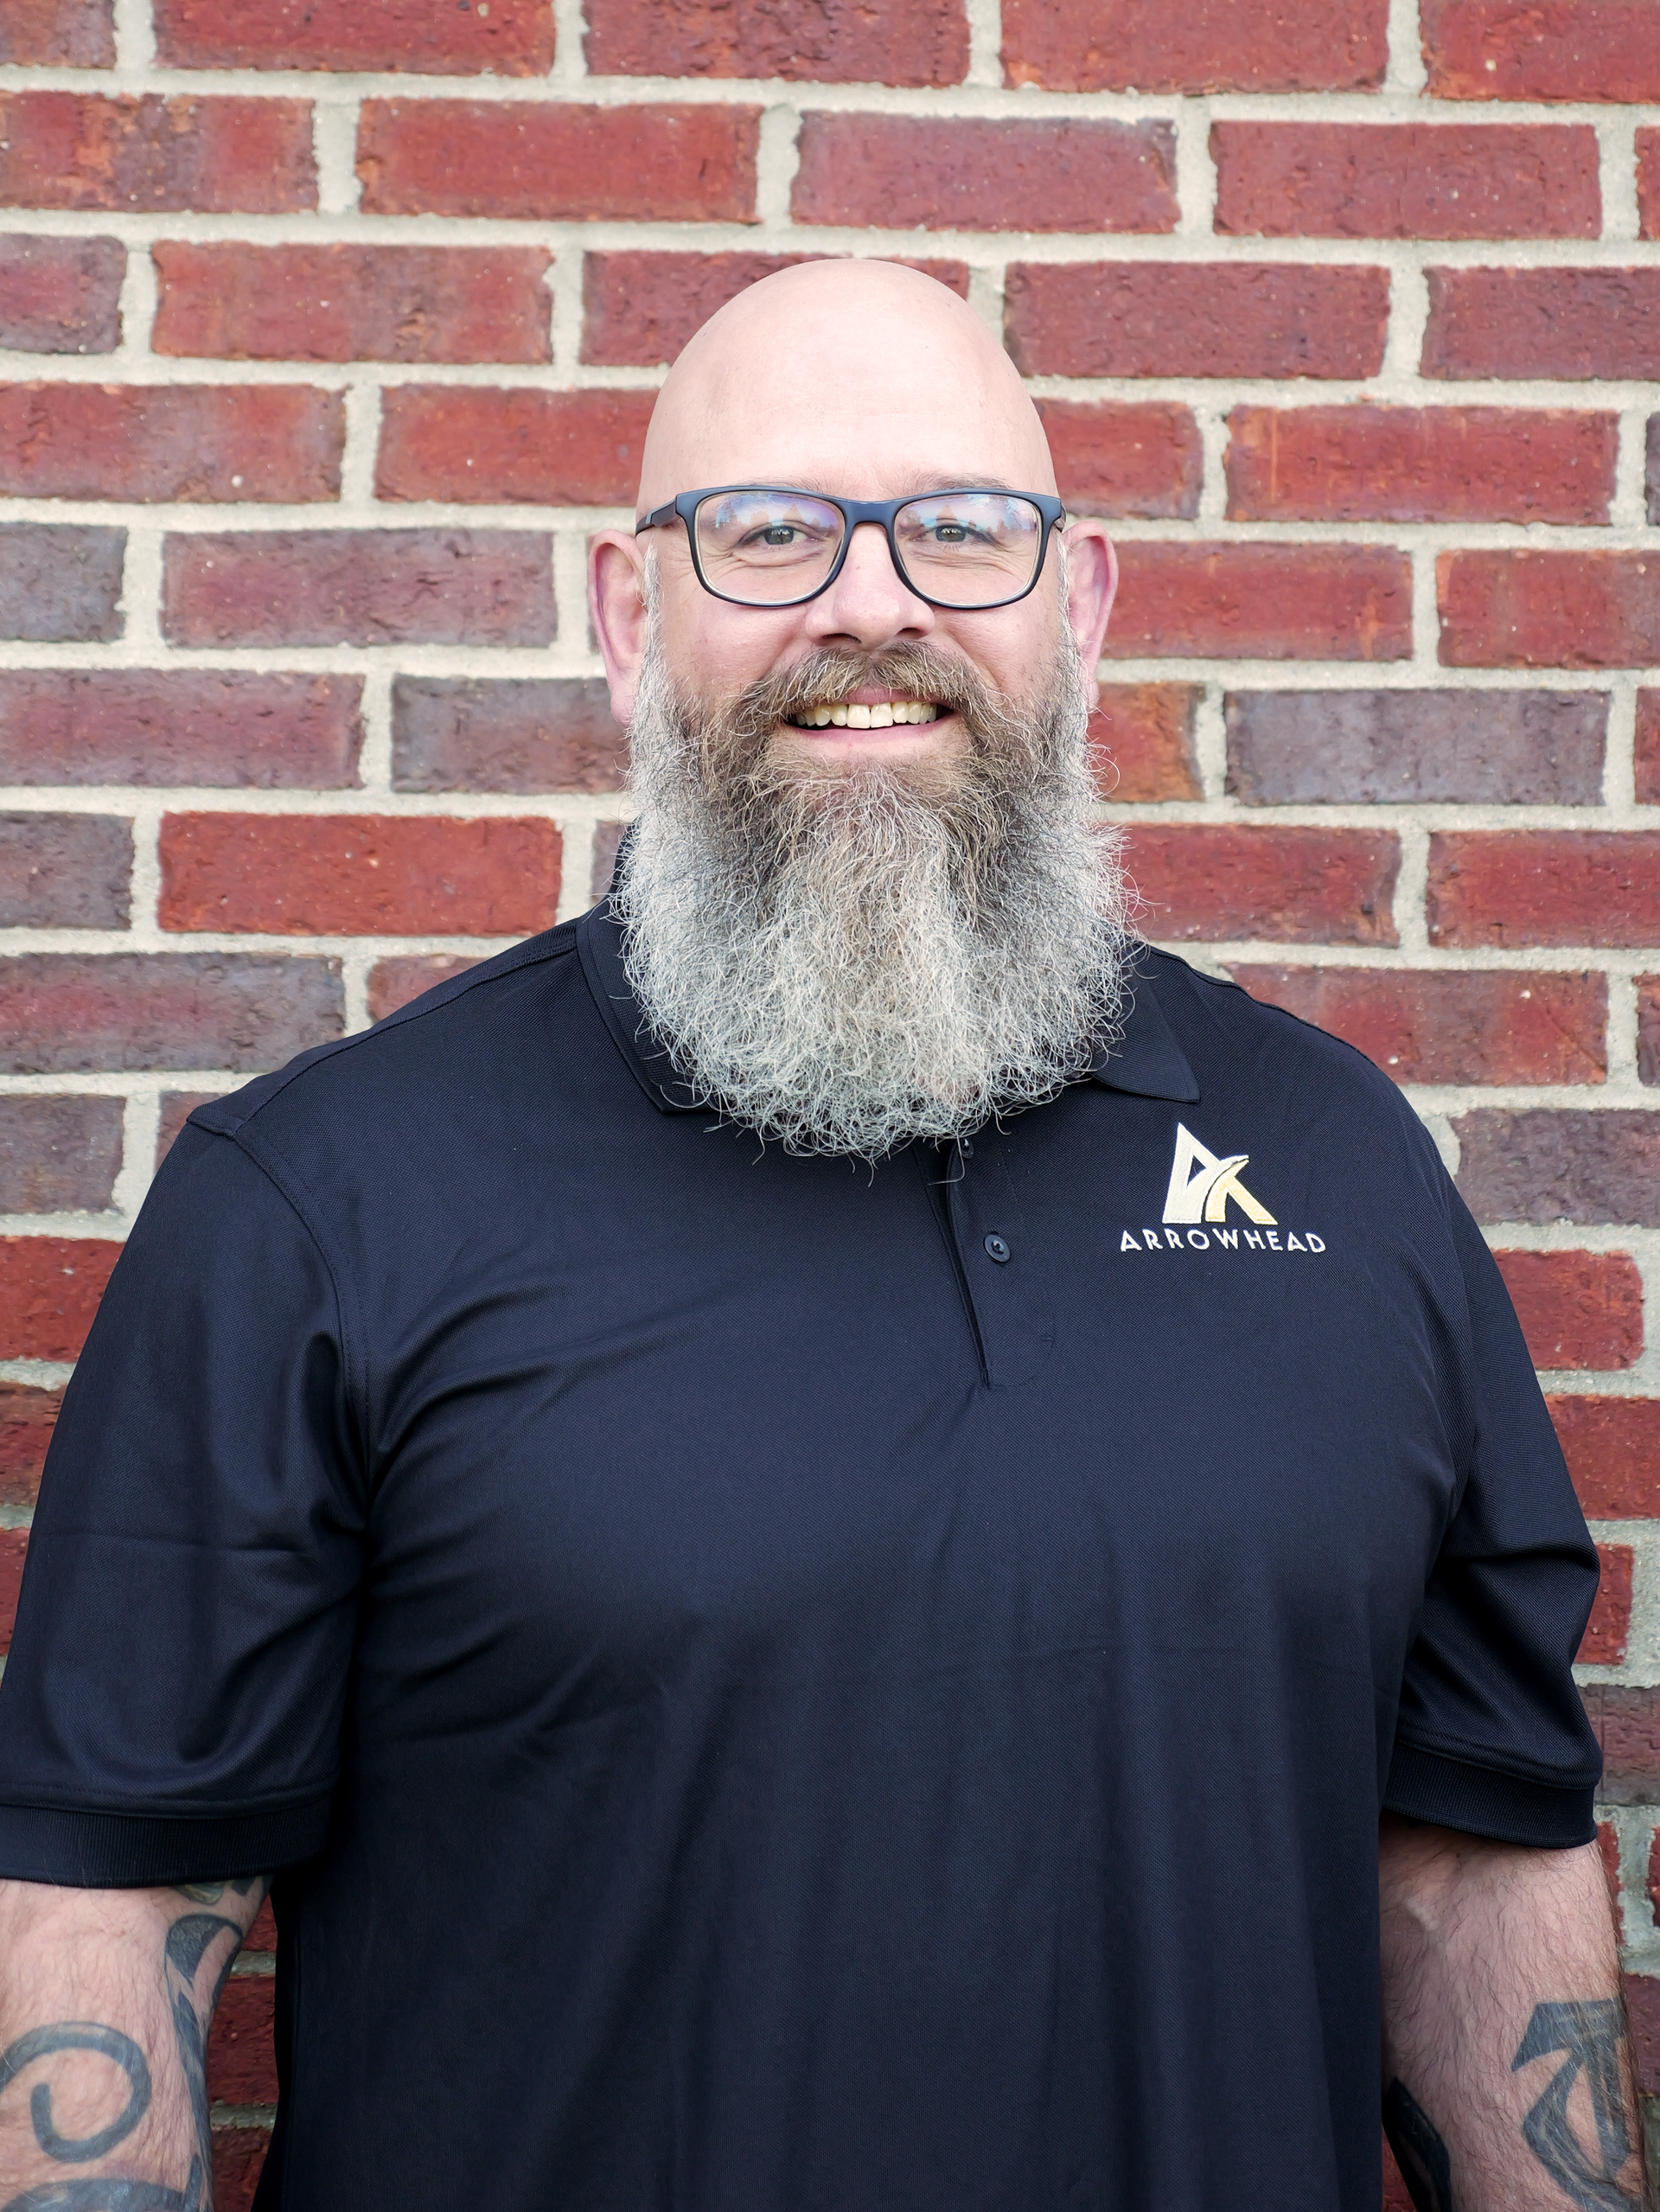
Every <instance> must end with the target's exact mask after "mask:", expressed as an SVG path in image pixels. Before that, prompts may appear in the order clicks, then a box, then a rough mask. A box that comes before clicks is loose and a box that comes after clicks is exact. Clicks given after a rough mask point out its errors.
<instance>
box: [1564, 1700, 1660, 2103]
mask: <svg viewBox="0 0 1660 2212" xmlns="http://www.w3.org/2000/svg"><path fill="white" fill-rule="evenodd" d="M1580 1696H1581V1697H1583V1698H1584V1700H1585V1710H1586V1716H1587V1719H1588V1720H1589V1721H1590V1723H1591V1725H1592V1727H1593V1729H1594V1730H1595V1731H1596V1736H1597V1740H1598V1742H1599V1743H1600V1744H1601V1746H1602V1757H1603V1775H1602V1780H1601V1783H1600V1784H1599V1787H1598V1790H1597V1795H1598V1797H1599V1799H1600V1800H1602V1802H1603V1803H1604V1804H1605V1805H1645V1804H1653V1803H1655V1802H1656V1801H1657V1798H1660V1690H1649V1689H1642V1688H1631V1687H1629V1686H1628V1685H1625V1683H1622V1682H1587V1683H1586V1684H1584V1685H1582V1686H1581V1689H1580ZM1637 1979H1638V1977H1637V1976H1635V1975H1631V1976H1628V1977H1627V1979H1626V1994H1627V1998H1628V1999H1629V1998H1630V1997H1631V1994H1632V1989H1633V1985H1634V1984H1635V1982H1636V1981H1637ZM1648 1986H1649V1987H1650V1988H1651V1989H1654V1990H1656V1991H1660V1983H1650V1984H1649V1985H1648ZM1632 2026H1633V2028H1634V2029H1635V2028H1636V2027H1637V2026H1638V2021H1637V2020H1636V2019H1635V2018H1633V2021H1632ZM1647 2026H1648V2028H1649V2030H1650V2032H1654V2031H1660V2020H1650V2022H1649V2023H1647ZM1636 2040H1637V2041H1638V2046H1639V2052H1640V2051H1641V2047H1642V2037H1641V2036H1638V2037H1637V2038H1636ZM1655 2048H1656V2047H1655V2046H1654V2045H1650V2053H1652V2052H1653V2051H1654V2049H1655ZM1645 2072H1646V2073H1647V2076H1648V2080H1650V2081H1652V2080H1654V2079H1655V2075H1654V2073H1653V2071H1652V2059H1651V2057H1650V2064H1649V2066H1648V2067H1647V2068H1645Z"/></svg>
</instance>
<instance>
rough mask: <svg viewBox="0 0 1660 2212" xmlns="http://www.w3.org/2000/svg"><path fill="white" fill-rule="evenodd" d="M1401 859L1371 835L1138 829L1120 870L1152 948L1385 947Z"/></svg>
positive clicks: (1385, 839) (1201, 826)
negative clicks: (1247, 940)
mask: <svg viewBox="0 0 1660 2212" xmlns="http://www.w3.org/2000/svg"><path fill="white" fill-rule="evenodd" d="M1399 861H1400V854H1399V852H1398V849H1397V847H1396V845H1395V839H1394V838H1393V837H1391V836H1389V835H1388V834H1386V833H1384V832H1381V831H1376V830H1369V829H1254V828H1253V829H1235V828H1231V827H1229V828H1221V827H1214V826H1212V825H1210V824H1209V823H1185V822H1184V823H1182V824H1181V825H1179V826H1177V825H1175V824H1169V825H1166V824H1162V823H1161V824H1159V825H1158V826H1157V827H1154V826H1152V824H1148V825H1146V826H1145V827H1143V826H1142V825H1140V824H1138V825H1137V826H1136V828H1134V829H1133V830H1132V832H1131V833H1130V838H1129V843H1128V846H1127V857H1126V864H1127V867H1128V870H1129V873H1130V878H1131V880H1132V881H1133V884H1134V885H1135V887H1136V890H1137V892H1139V894H1140V898H1141V900H1142V902H1143V908H1144V911H1143V915H1142V925H1143V927H1144V928H1145V930H1146V934H1147V935H1148V936H1149V937H1152V938H1153V939H1155V940H1156V941H1157V942H1159V943H1166V942H1170V941H1172V940H1174V939H1177V938H1229V937H1235V938H1237V937H1265V938H1267V939H1269V940H1271V941H1274V942H1277V943H1282V944H1393V943H1395V923H1394V919H1393V917H1392V916H1391V913H1390V910H1389V901H1390V898H1391V895H1392V893H1393V892H1394V888H1395V871H1396V869H1397V867H1398V866H1399Z"/></svg>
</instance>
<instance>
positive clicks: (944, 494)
mask: <svg viewBox="0 0 1660 2212" xmlns="http://www.w3.org/2000/svg"><path fill="white" fill-rule="evenodd" d="M739 491H750V492H757V493H761V494H763V495H764V494H766V493H768V492H778V493H781V494H782V495H783V496H784V497H785V498H787V499H816V500H819V501H820V502H822V503H823V505H825V506H826V507H833V508H838V509H839V510H840V515H841V521H842V532H841V548H840V552H839V553H837V555H836V557H835V559H834V560H833V562H832V563H831V566H830V573H829V574H828V575H827V577H826V578H825V579H824V581H823V582H822V583H821V584H815V585H814V586H813V589H812V590H811V591H803V592H802V593H801V597H800V598H797V599H738V598H734V597H733V596H732V594H731V592H730V591H716V589H715V587H714V585H712V583H711V582H710V581H709V579H708V578H707V577H706V575H705V574H704V572H703V563H702V561H701V560H700V559H699V557H698V533H697V528H696V521H697V512H698V508H699V506H700V505H701V504H702V502H704V501H705V500H706V499H722V498H725V496H726V495H727V494H728V493H730V492H739ZM969 493H974V494H980V493H985V494H988V495H990V496H991V497H993V498H994V499H1024V500H1025V502H1026V503H1027V504H1028V506H1031V507H1035V508H1037V509H1038V515H1040V516H1041V518H1042V521H1043V526H1044V532H1043V536H1042V537H1041V538H1040V539H1039V540H1038V558H1037V559H1036V560H1035V561H1034V562H1033V564H1032V570H1031V581H1030V582H1029V583H1028V584H1026V585H1023V587H1022V588H1021V589H1020V590H1019V591H1012V592H1011V593H1010V594H1009V596H1008V598H1006V599H975V600H973V601H971V602H969V603H968V604H964V603H963V601H961V599H941V598H935V595H934V594H933V592H931V591H919V590H918V589H917V587H916V585H915V584H913V583H912V581H911V579H910V577H909V576H908V575H907V574H906V572H905V564H904V562H903V560H902V559H900V556H899V547H898V544H897V540H895V537H894V534H893V524H894V518H895V517H896V515H898V513H899V511H900V509H901V508H905V507H914V506H916V503H917V502H918V501H919V500H924V499H961V498H963V497H966V496H967V495H968V494H969ZM676 515H679V517H680V521H682V522H684V523H685V525H686V545H687V546H688V547H689V548H690V549H691V553H692V566H693V570H694V571H695V572H696V575H697V579H698V581H699V584H701V585H702V586H703V588H704V590H705V591H706V592H707V593H708V594H709V596H710V598H712V599H723V600H725V603H726V604H727V605H728V606H729V607H749V608H751V609H752V610H753V611H755V612H756V613H757V614H767V613H769V612H770V611H772V610H773V609H774V608H779V607H804V606H806V605H807V604H808V601H809V600H812V599H816V598H818V597H819V596H820V593H821V592H825V591H828V590H829V589H830V586H831V585H833V583H834V582H835V580H836V579H837V577H838V576H840V573H841V571H842V566H843V564H844V563H845V562H846V559H847V550H848V547H850V546H851V545H852V542H853V532H854V531H855V530H856V529H857V528H858V527H859V524H860V523H861V522H875V523H877V524H878V525H879V527H880V528H881V531H882V534H883V536H884V538H886V540H887V541H888V557H889V559H891V561H892V563H893V566H894V568H895V571H896V572H897V575H898V578H899V581H900V582H901V583H902V584H903V585H904V587H905V589H906V591H911V592H915V593H916V598H919V599H922V600H923V601H925V602H926V604H928V605H929V606H930V607H944V608H947V609H948V610H949V611H951V612H953V613H955V614H965V615H983V614H989V613H990V612H991V611H992V610H993V608H994V607H1012V606H1013V605H1015V604H1017V602H1018V601H1019V600H1021V599H1024V598H1026V597H1027V596H1028V594H1029V593H1031V592H1032V591H1036V590H1037V588H1038V578H1039V577H1040V576H1041V575H1042V574H1043V572H1044V560H1045V559H1047V558H1048V554H1049V540H1050V535H1051V534H1052V533H1053V532H1054V531H1055V530H1057V529H1058V528H1059V527H1060V525H1061V523H1062V522H1063V521H1064V520H1065V516H1066V507H1065V503H1064V502H1063V501H1061V500H1058V499H1057V498H1055V497H1054V495H1052V494H1051V493H1048V492H1041V491H1006V490H1005V489H1004V488H1003V487H1002V485H1000V484H954V485H951V486H949V487H948V489H943V490H941V491H913V492H909V493H907V494H906V495H905V497H904V498H903V499H838V498H837V497H836V496H835V495H834V493H833V492H827V491H806V490H803V489H801V486H799V485H791V484H706V486H705V487H704V489H702V490H701V491H683V492H681V493H680V495H679V496H678V498H675V499H671V500H668V501H666V502H665V503H664V504H663V505H662V506H661V507H656V508H653V509H652V511H651V513H650V514H649V515H642V517H641V519H640V520H639V521H637V522H636V523H635V526H634V534H635V537H636V538H637V537H638V536H639V535H640V533H641V532H642V530H656V529H661V528H662V527H664V526H665V525H666V524H667V523H668V522H670V521H673V519H674V517H675V516H676Z"/></svg>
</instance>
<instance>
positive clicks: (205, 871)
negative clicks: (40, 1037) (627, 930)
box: [158, 814, 559, 937]
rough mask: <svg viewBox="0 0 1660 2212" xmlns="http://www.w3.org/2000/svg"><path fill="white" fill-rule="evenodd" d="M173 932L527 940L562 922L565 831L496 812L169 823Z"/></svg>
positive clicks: (182, 818) (167, 881) (167, 926)
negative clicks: (452, 817)
mask: <svg viewBox="0 0 1660 2212" xmlns="http://www.w3.org/2000/svg"><path fill="white" fill-rule="evenodd" d="M161 864H162V891H161V900H160V905H159V909H158V913H159V918H160V921H161V925H162V927H163V929H164V930H271V931H276V932H280V933H282V934H284V935H291V936H317V937H321V936H347V935H358V936H366V935H367V936H377V937H412V936H417V935H420V934H424V933H425V932H426V931H428V930H433V931H442V932H444V933H445V934H446V935H450V936H453V937H524V936H528V935H529V934H530V933H531V932H533V931H534V930H545V929H548V928H550V927H551V926H552V921H553V914H554V909H555V908H556V907H557V906H558V905H559V831H558V830H557V829H556V828H554V826H553V824H552V822H546V821H542V820H540V819H536V820H530V821H515V820H512V819H507V818H503V817H501V816H500V815H486V816H485V817H483V818H482V820H479V821H474V822H450V821H444V820H443V819H441V818H440V817H438V816H437V815H402V816H399V815H234V814H202V815H166V816H164V817H163V822H162V834H161Z"/></svg>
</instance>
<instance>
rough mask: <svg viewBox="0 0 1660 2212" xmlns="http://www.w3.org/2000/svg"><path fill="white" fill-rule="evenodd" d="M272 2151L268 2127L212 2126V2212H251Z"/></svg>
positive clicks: (215, 2124) (216, 2124)
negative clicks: (267, 2156) (268, 2154)
mask: <svg viewBox="0 0 1660 2212" xmlns="http://www.w3.org/2000/svg"><path fill="white" fill-rule="evenodd" d="M270 2149H271V2130H270V2129H269V2128H268V2127H220V2126H219V2125H218V2123H217V2122H215V2123H214V2212H253V2197H254V2191H255V2190H257V2189H258V2188H259V2177H260V2175H261V2173H262V2172H263V2171H264V2170H265V2155H266V2153H267V2152H268V2151H269V2150H270Z"/></svg>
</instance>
